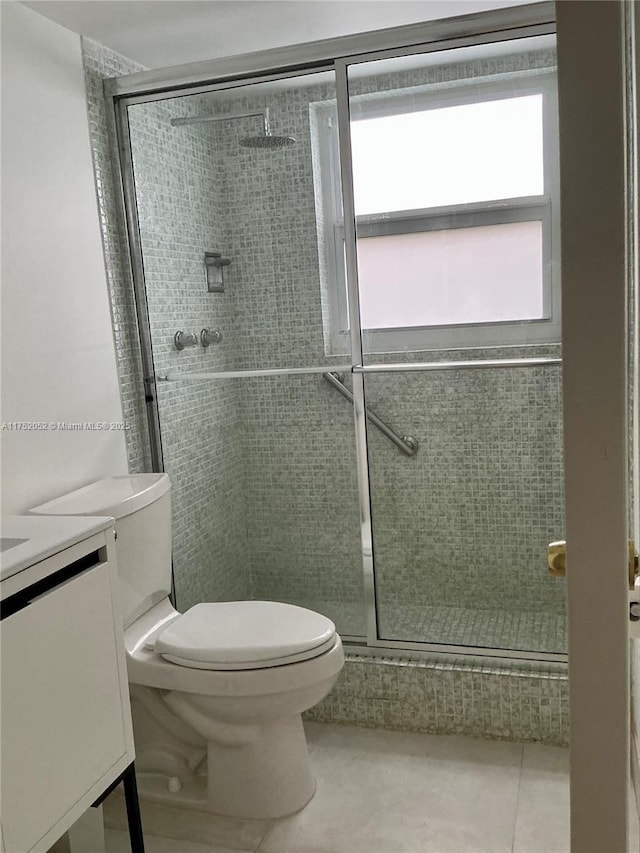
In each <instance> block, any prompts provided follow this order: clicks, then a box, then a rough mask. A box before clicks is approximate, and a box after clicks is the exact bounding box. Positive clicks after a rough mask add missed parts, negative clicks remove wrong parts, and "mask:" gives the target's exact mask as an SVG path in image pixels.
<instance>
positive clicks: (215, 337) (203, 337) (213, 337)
mask: <svg viewBox="0 0 640 853" xmlns="http://www.w3.org/2000/svg"><path fill="white" fill-rule="evenodd" d="M221 341H222V332H221V331H220V330H219V329H215V330H214V331H213V332H210V331H209V329H203V330H202V331H201V332H200V343H201V344H202V346H203V347H208V346H209V344H219V343H220V342H221Z"/></svg>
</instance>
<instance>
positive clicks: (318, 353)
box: [129, 72, 338, 372]
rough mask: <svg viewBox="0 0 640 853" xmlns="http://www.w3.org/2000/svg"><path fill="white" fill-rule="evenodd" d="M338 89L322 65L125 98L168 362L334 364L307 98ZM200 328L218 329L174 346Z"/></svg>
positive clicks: (152, 308) (158, 351)
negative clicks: (327, 342)
mask: <svg viewBox="0 0 640 853" xmlns="http://www.w3.org/2000/svg"><path fill="white" fill-rule="evenodd" d="M331 99H335V86H334V75H333V73H330V72H326V73H321V74H308V75H304V76H300V77H295V78H289V79H286V80H277V81H270V82H264V83H258V84H252V85H244V86H238V87H237V88H231V89H225V90H224V91H218V92H210V93H207V94H199V95H188V96H183V97H174V98H168V99H166V100H163V101H155V102H152V103H143V104H136V105H133V106H130V107H129V123H130V129H131V144H132V152H133V163H134V175H135V183H136V190H137V205H138V217H139V222H140V236H141V241H142V248H143V253H144V265H145V276H146V281H147V288H148V294H149V312H150V319H151V326H152V331H153V335H154V351H155V355H156V362H157V367H158V369H159V370H165V369H171V370H177V369H178V370H180V371H181V372H182V371H184V370H191V371H196V370H197V371H203V370H207V371H209V370H244V369H261V368H295V367H304V366H310V365H322V364H324V363H325V362H327V363H330V359H327V358H326V357H325V351H324V313H323V312H324V310H325V309H324V307H323V305H324V302H325V301H326V300H325V297H324V293H323V278H322V277H323V270H322V266H321V264H320V261H319V251H318V244H319V240H321V239H322V235H321V232H320V231H319V229H318V227H317V224H316V199H315V194H314V191H315V188H314V173H313V164H312V160H313V157H312V127H311V124H312V114H311V105H312V104H313V103H314V102H316V101H321V102H326V101H328V100H331ZM336 163H337V161H336ZM336 168H338V167H337V166H336ZM207 252H208V253H218V254H219V255H220V258H215V257H210V258H208V260H207V263H208V266H205V253H207ZM209 285H211V287H212V288H213V292H210V289H209ZM203 328H207V329H209V330H210V331H211V332H212V333H213V332H218V331H219V332H220V333H221V340H220V341H219V342H213V343H212V344H211V345H210V346H209V347H208V348H207V349H206V350H205V349H203V348H202V347H201V346H200V344H199V341H198V343H197V345H196V346H195V347H187V348H186V349H185V350H183V351H182V352H178V351H177V350H176V348H175V346H174V340H173V337H174V334H175V332H176V331H178V330H182V331H183V332H185V333H195V334H196V335H199V334H200V331H201V330H202V329H203Z"/></svg>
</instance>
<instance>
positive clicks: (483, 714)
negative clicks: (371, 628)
mask: <svg viewBox="0 0 640 853" xmlns="http://www.w3.org/2000/svg"><path fill="white" fill-rule="evenodd" d="M305 717H306V718H307V719H310V720H318V721H320V722H337V723H352V724H356V725H360V726H368V727H371V728H383V729H395V730H400V731H410V732H432V733H435V734H460V735H462V734H464V735H472V736H475V737H486V738H492V739H495V740H509V741H534V742H540V743H547V744H554V745H556V746H567V745H568V743H569V689H568V680H567V676H566V672H563V671H562V670H561V669H560V668H559V667H558V666H557V665H553V664H550V665H544V664H531V665H527V664H524V663H523V665H522V666H520V667H509V668H507V667H504V666H500V665H499V664H493V663H492V664H488V663H487V662H486V659H485V660H484V661H482V660H480V659H475V660H474V659H473V658H472V659H471V660H467V659H464V660H460V659H459V658H458V659H455V658H453V657H452V656H449V657H448V658H444V657H443V658H442V660H440V661H429V662H426V661H413V660H402V661H401V660H398V659H394V658H384V657H379V658H370V657H359V656H357V655H348V656H347V660H346V663H345V666H344V669H343V670H342V673H341V675H340V678H339V679H338V682H337V684H336V686H335V687H334V688H333V690H332V691H331V693H330V694H329V695H328V696H327V698H326V699H324V700H323V701H322V702H320V704H319V705H316V706H315V708H312V709H311V710H310V711H307V713H306V714H305Z"/></svg>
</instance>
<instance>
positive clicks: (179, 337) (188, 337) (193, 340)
mask: <svg viewBox="0 0 640 853" xmlns="http://www.w3.org/2000/svg"><path fill="white" fill-rule="evenodd" d="M197 343H198V336H197V335H194V334H193V333H190V332H182V331H180V332H176V333H175V335H174V336H173V344H174V346H175V348H176V349H177V350H178V352H181V351H182V350H183V349H184V348H185V347H195V346H196V344H197Z"/></svg>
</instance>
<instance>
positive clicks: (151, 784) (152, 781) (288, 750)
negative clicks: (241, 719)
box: [138, 714, 316, 820]
mask: <svg viewBox="0 0 640 853" xmlns="http://www.w3.org/2000/svg"><path fill="white" fill-rule="evenodd" d="M205 768H206V772H205ZM199 770H200V772H199V773H198V774H197V775H193V776H191V777H190V778H182V779H181V780H179V779H178V778H177V777H173V778H171V777H169V776H165V775H163V774H159V773H138V789H139V795H140V798H141V799H142V800H144V801H147V802H153V803H158V804H162V805H165V806H170V807H173V808H189V809H198V810H199V811H208V812H210V813H212V814H215V815H219V816H221V817H234V818H243V819H256V820H260V819H271V818H279V817H285V816H286V815H290V814H293V813H295V812H297V811H300V809H302V808H304V806H306V805H307V803H308V802H309V801H310V800H311V798H312V797H313V795H314V793H315V788H316V784H315V779H314V778H313V774H312V773H311V763H310V759H309V750H308V748H307V741H306V738H305V734H304V728H303V726H302V717H301V716H300V714H296V715H293V716H290V717H285V718H278V719H275V720H270V721H267V722H266V723H264V724H262V725H259V726H255V737H253V738H251V739H250V740H249V741H248V742H246V743H241V744H223V743H219V742H214V741H209V742H208V744H207V758H206V761H205V762H203V764H202V766H201V768H199Z"/></svg>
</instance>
